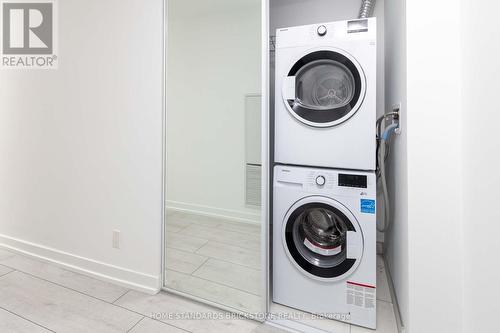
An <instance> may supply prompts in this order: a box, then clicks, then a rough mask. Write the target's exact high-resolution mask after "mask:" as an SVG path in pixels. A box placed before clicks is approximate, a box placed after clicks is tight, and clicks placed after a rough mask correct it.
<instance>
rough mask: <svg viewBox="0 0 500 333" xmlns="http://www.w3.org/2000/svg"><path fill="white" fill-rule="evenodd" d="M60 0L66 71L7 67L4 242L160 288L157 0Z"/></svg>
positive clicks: (3, 90)
mask: <svg viewBox="0 0 500 333" xmlns="http://www.w3.org/2000/svg"><path fill="white" fill-rule="evenodd" d="M58 5H59V46H60V49H59V51H60V52H59V69H58V70H53V71H46V70H26V71H17V70H12V71H3V72H2V73H1V75H0V156H2V162H1V163H0V245H8V246H11V247H15V248H17V249H19V250H23V251H27V252H30V253H32V254H36V255H40V256H43V257H45V258H47V259H51V260H56V261H58V262H60V263H63V264H68V265H72V266H74V267H72V268H73V269H77V270H86V273H88V274H94V275H95V274H97V275H103V276H101V277H103V278H106V279H111V280H114V281H115V282H120V281H118V280H123V281H121V282H122V283H125V284H127V285H129V286H131V287H134V288H139V289H144V290H148V291H151V292H153V291H155V290H157V289H158V288H159V286H160V282H161V279H160V271H161V269H160V263H161V258H160V256H161V250H160V249H161V219H162V216H161V212H162V198H161V187H162V184H161V182H162V72H161V68H162V16H163V15H162V13H163V9H162V8H163V7H162V1H161V0H150V1H148V5H147V6H145V5H144V2H143V1H141V0H106V1H102V0H64V1H58ZM113 229H119V230H121V237H122V239H121V241H122V242H121V249H120V250H116V249H113V248H112V231H113Z"/></svg>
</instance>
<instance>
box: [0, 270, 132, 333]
mask: <svg viewBox="0 0 500 333" xmlns="http://www.w3.org/2000/svg"><path fill="white" fill-rule="evenodd" d="M0 307H2V308H4V309H6V310H9V311H11V312H13V313H15V314H18V315H19V316H22V317H23V318H26V319H28V320H30V321H32V322H35V323H37V324H39V325H41V326H43V327H46V328H48V329H50V330H53V331H56V332H64V333H73V332H82V333H84V332H93V333H98V332H102V333H113V332H120V333H123V332H126V331H127V330H128V329H130V328H131V327H132V326H133V325H134V324H135V323H137V322H138V321H139V319H141V318H142V317H141V316H140V315H138V314H136V313H134V312H131V311H128V310H125V309H123V308H120V307H117V306H114V305H112V304H109V303H106V302H104V301H101V300H97V299H95V298H92V297H89V296H86V295H83V294H80V293H78V292H75V291H72V290H70V289H67V288H64V287H61V286H58V285H55V284H52V283H50V282H47V281H45V280H41V279H38V278H35V277H32V276H30V275H27V274H25V273H21V272H18V271H16V272H12V273H9V274H8V275H6V276H4V277H2V278H0Z"/></svg>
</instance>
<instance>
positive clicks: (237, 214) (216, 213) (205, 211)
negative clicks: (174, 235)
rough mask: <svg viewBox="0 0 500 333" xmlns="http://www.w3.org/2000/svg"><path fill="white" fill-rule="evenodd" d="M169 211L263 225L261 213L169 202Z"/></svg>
mask: <svg viewBox="0 0 500 333" xmlns="http://www.w3.org/2000/svg"><path fill="white" fill-rule="evenodd" d="M167 209H172V210H178V211H182V212H189V213H193V214H198V215H205V216H211V217H219V218H223V219H228V220H233V221H239V222H244V223H251V224H259V225H260V224H262V223H261V214H260V212H256V213H255V214H253V213H248V212H242V211H236V210H229V209H222V208H217V207H210V206H203V205H197V204H191V203H187V202H180V201H173V200H167Z"/></svg>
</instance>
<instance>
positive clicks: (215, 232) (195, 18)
mask: <svg viewBox="0 0 500 333" xmlns="http://www.w3.org/2000/svg"><path fill="white" fill-rule="evenodd" d="M167 3H168V10H167V13H168V19H167V24H168V38H167V40H168V43H167V184H166V192H167V201H166V205H167V219H166V225H165V232H166V235H165V247H166V248H165V281H164V283H165V288H166V289H168V290H171V291H175V292H180V293H182V294H185V295H189V296H191V297H194V298H196V299H198V300H201V301H206V302H208V303H212V304H217V305H220V306H222V307H223V308H228V309H234V310H236V311H241V312H246V313H257V312H262V310H263V309H262V304H263V301H262V296H263V295H262V294H261V293H262V285H263V283H262V276H263V274H262V272H261V264H260V258H261V243H260V239H261V195H260V194H261V150H260V147H261V121H260V119H261V95H260V91H261V86H260V85H261V1H260V0H238V1H233V0H216V1H204V0H168V1H167Z"/></svg>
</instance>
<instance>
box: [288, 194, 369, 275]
mask: <svg viewBox="0 0 500 333" xmlns="http://www.w3.org/2000/svg"><path fill="white" fill-rule="evenodd" d="M318 199H319V200H317V201H313V200H314V199H313V200H311V199H309V200H306V201H308V202H304V203H300V204H296V205H295V206H294V207H292V208H291V209H290V211H289V214H287V216H286V217H285V221H284V225H283V241H284V246H285V248H286V250H287V254H288V255H289V257H290V259H291V260H292V262H293V263H294V264H295V265H296V266H298V268H299V269H300V270H302V271H303V272H305V273H307V274H308V275H312V276H314V277H316V278H320V279H329V280H330V279H341V278H343V277H345V276H346V275H349V274H350V272H352V271H354V269H356V267H357V265H358V264H359V260H360V259H361V255H360V253H361V252H362V236H361V230H360V228H359V225H358V223H357V221H356V219H355V218H354V216H353V215H352V214H351V213H350V212H349V211H348V210H347V209H346V208H345V207H343V206H342V205H340V203H337V202H336V201H334V200H331V202H325V200H324V199H323V198H318ZM321 201H323V202H321ZM349 247H351V248H358V249H360V251H354V253H355V255H353V254H352V253H350V252H352V251H349Z"/></svg>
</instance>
